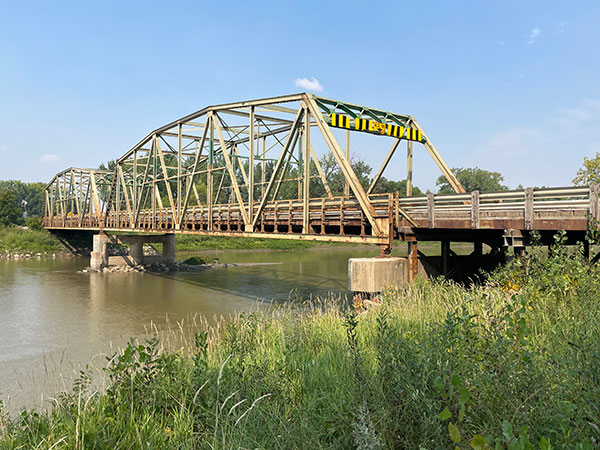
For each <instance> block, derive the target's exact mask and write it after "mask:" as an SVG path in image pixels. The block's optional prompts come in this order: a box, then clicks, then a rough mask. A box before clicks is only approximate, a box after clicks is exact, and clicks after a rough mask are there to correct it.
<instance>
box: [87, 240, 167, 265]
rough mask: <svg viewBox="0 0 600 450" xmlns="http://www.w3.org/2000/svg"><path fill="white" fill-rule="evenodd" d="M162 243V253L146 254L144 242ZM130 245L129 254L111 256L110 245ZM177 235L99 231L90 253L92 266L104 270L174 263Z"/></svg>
mask: <svg viewBox="0 0 600 450" xmlns="http://www.w3.org/2000/svg"><path fill="white" fill-rule="evenodd" d="M159 243H160V244H162V247H163V248H162V254H161V255H156V256H155V255H152V256H149V255H144V244H159ZM111 244H112V245H127V246H129V254H128V255H118V256H110V255H109V251H108V247H109V245H111ZM175 249H176V245H175V235H174V234H163V235H146V234H143V235H116V234H115V235H108V234H106V233H102V232H101V233H98V234H95V235H94V237H93V249H92V253H91V254H90V268H91V269H94V270H102V269H103V268H104V267H108V266H123V265H129V266H134V265H141V264H156V263H159V264H160V263H163V264H172V263H174V262H175Z"/></svg>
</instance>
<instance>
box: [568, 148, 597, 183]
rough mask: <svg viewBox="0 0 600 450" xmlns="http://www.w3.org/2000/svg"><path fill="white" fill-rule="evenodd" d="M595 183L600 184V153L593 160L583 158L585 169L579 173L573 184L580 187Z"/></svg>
mask: <svg viewBox="0 0 600 450" xmlns="http://www.w3.org/2000/svg"><path fill="white" fill-rule="evenodd" d="M595 183H600V153H596V156H594V157H593V158H588V157H587V156H586V157H585V158H583V167H582V168H581V169H579V170H578V171H577V176H576V177H575V178H573V184H575V185H578V186H582V185H583V186H587V185H590V184H595Z"/></svg>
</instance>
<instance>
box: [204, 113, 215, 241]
mask: <svg viewBox="0 0 600 450" xmlns="http://www.w3.org/2000/svg"><path fill="white" fill-rule="evenodd" d="M207 120H208V121H209V122H210V139H209V141H208V166H207V172H206V204H207V205H208V231H212V229H213V165H214V160H215V125H214V120H213V117H212V116H208V119H207Z"/></svg>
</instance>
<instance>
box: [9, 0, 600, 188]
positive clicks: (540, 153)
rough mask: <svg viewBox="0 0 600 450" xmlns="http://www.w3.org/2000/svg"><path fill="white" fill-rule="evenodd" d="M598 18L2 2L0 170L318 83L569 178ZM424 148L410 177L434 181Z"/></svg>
mask: <svg viewBox="0 0 600 450" xmlns="http://www.w3.org/2000/svg"><path fill="white" fill-rule="evenodd" d="M598 23H600V3H598V2H594V1H587V2H586V1H579V2H569V4H568V6H567V4H565V3H560V4H559V3H558V2H548V1H528V2H524V1H486V2H481V1H470V2H468V1H455V2H445V1H438V2H433V1H432V2H394V3H374V2H351V1H345V2H339V3H338V2H324V1H316V2H311V1H304V2H289V3H286V2H281V1H274V2H233V1H232V2H214V1H213V2H200V1H195V2H175V1H174V2H168V3H167V2H151V1H144V2H142V1H127V2H125V1H119V2H117V1H114V2H112V1H97V2H67V1H63V2H45V1H44V2H42V1H40V2H34V1H30V2H14V1H4V0H0V155H1V156H2V158H1V160H0V179H7V178H9V179H22V180H25V181H48V180H49V179H50V178H51V177H52V176H53V174H54V173H55V172H57V171H59V170H61V169H63V168H65V167H69V166H77V167H96V166H97V165H98V164H99V163H101V162H103V161H106V160H109V159H114V158H117V157H119V156H120V155H122V154H123V153H124V152H125V151H126V150H127V149H129V148H130V147H131V146H133V145H134V144H135V143H137V142H138V141H139V139H140V138H141V137H143V136H145V135H146V134H147V132H148V131H150V130H152V129H154V128H156V127H158V126H160V125H162V124H164V123H167V122H169V121H171V120H173V119H175V118H177V117H180V116H183V115H185V114H187V113H189V112H191V111H193V110H197V109H200V108H201V107H203V106H206V105H210V104H217V103H225V102H230V101H237V100H244V99H252V98H261V97H269V96H275V95H281V94H286V93H294V92H300V91H303V90H304V89H302V88H301V87H298V86H296V85H295V81H296V80H297V79H299V78H307V79H309V80H311V79H312V78H315V79H316V80H318V84H319V86H317V87H322V92H321V94H322V95H324V96H326V97H330V98H336V99H340V100H346V101H349V102H352V103H358V104H364V105H368V106H372V107H376V108H381V109H387V110H392V111H395V112H398V113H406V114H411V115H413V116H415V118H417V120H418V121H419V122H420V124H421V125H422V126H423V128H424V129H425V131H426V132H427V134H428V136H429V138H430V139H431V140H432V141H433V143H434V144H435V145H436V146H437V148H438V150H439V151H440V153H441V154H442V156H443V157H444V158H445V160H446V161H447V163H448V164H449V165H450V166H452V167H474V166H479V167H482V168H484V169H488V170H496V171H500V172H501V173H502V174H503V175H504V176H505V178H506V183H507V184H508V185H509V186H510V187H515V186H516V185H518V184H522V185H524V186H540V185H555V186H556V185H568V184H570V182H571V179H572V178H573V177H574V176H575V173H576V171H577V169H578V168H579V167H580V166H581V164H582V162H583V158H584V156H593V155H595V153H596V152H600V76H599V75H600V70H599V69H600V58H598V47H599V45H600V27H599V26H598ZM354 150H355V151H356V152H358V154H359V155H360V156H361V157H362V158H364V159H365V160H366V161H367V162H368V163H369V164H371V165H372V166H374V167H375V166H377V163H378V162H380V161H381V160H382V159H383V157H384V156H385V155H384V153H381V152H380V151H370V149H368V148H367V149H364V148H355V149H354ZM415 150H416V152H417V153H416V156H415V183H416V185H418V186H420V187H422V188H430V189H434V187H435V179H436V178H437V176H438V175H439V171H438V170H437V168H436V167H435V165H434V164H433V163H432V162H431V161H430V159H429V158H428V157H427V155H426V153H425V150H424V149H423V148H422V147H421V146H417V148H416V149H415ZM404 164H405V163H404V161H403V159H402V158H401V157H400V158H397V159H396V160H394V161H393V163H392V164H391V165H390V168H389V169H388V172H386V176H388V178H392V179H401V178H404V176H405V166H404Z"/></svg>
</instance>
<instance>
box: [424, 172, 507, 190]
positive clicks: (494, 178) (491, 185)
mask: <svg viewBox="0 0 600 450" xmlns="http://www.w3.org/2000/svg"><path fill="white" fill-rule="evenodd" d="M452 172H454V175H456V178H458V181H459V182H460V184H462V186H463V187H464V188H465V190H466V191H467V192H472V191H480V192H493V191H505V190H507V189H508V187H507V186H505V185H503V184H502V182H503V181H504V176H502V174H501V173H500V172H491V171H489V170H484V169H480V168H479V167H461V168H454V169H452ZM435 184H436V186H437V187H438V193H440V194H450V193H454V189H452V186H450V183H449V182H448V180H446V177H444V176H443V175H442V176H440V177H438V179H437V181H436V182H435Z"/></svg>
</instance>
